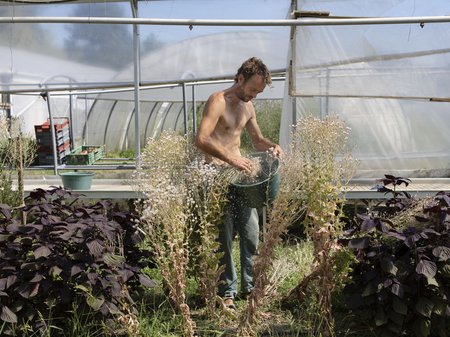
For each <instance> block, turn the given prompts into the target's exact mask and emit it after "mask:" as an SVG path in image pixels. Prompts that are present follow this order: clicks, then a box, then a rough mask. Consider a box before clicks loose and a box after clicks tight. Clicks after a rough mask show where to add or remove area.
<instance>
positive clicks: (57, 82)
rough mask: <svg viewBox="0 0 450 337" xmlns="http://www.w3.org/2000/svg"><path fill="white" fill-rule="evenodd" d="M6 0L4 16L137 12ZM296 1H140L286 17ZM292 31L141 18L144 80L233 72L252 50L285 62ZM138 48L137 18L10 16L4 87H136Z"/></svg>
mask: <svg viewBox="0 0 450 337" xmlns="http://www.w3.org/2000/svg"><path fill="white" fill-rule="evenodd" d="M0 4H2V6H0V17H38V16H41V17H42V16H44V17H106V18H107V17H123V18H132V17H133V15H132V10H131V6H130V2H129V1H123V2H117V1H113V2H108V1H102V2H96V1H90V2H86V3H85V2H81V1H80V2H77V1H74V2H68V3H60V4H39V5H20V4H18V3H16V2H12V3H8V4H5V3H4V2H3V3H2V2H1V1H0ZM289 6H290V1H289V0H266V1H260V0H247V1H245V2H243V1H240V0H226V1H224V0H208V1H205V0H183V1H177V0H175V1H139V2H138V12H137V13H138V17H140V18H155V19H157V18H165V19H211V20H214V19H216V20H219V19H249V20H252V19H285V18H286V15H288V12H289ZM226 33H233V34H237V37H236V36H234V35H227V34H226ZM207 36H210V37H209V38H205V37H207ZM288 38H289V28H288V27H231V26H215V27H213V26H198V27H197V26H196V27H193V28H192V27H191V29H190V28H189V27H187V26H169V25H140V26H139V40H140V48H139V50H140V58H141V59H142V67H141V70H140V77H141V82H142V83H148V82H168V81H173V80H179V79H183V78H184V79H185V78H196V77H218V76H230V75H233V74H234V73H235V71H236V69H237V68H238V67H239V65H240V64H241V63H242V62H243V61H244V60H245V59H246V58H248V57H250V56H258V57H260V58H262V59H263V60H266V59H267V65H268V66H269V67H270V68H271V69H284V68H285V66H286V53H287V49H288ZM199 39H200V40H199ZM200 42H201V43H203V46H202V48H201V49H198V46H199V43H200ZM133 51H134V49H133V27H132V25H131V24H82V23H33V24H29V23H12V24H11V23H8V24H7V23H3V24H0V81H1V90H2V92H8V91H9V92H19V91H27V90H28V91H31V90H35V91H39V90H55V89H62V88H70V89H79V88H95V87H98V88H104V87H117V86H124V85H127V86H131V87H132V86H133V85H134V65H133V62H134V52H133ZM274 55H275V56H276V57H274ZM188 66H191V67H192V68H188Z"/></svg>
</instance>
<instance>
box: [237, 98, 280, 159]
mask: <svg viewBox="0 0 450 337" xmlns="http://www.w3.org/2000/svg"><path fill="white" fill-rule="evenodd" d="M252 109H253V107H252ZM246 128H247V131H248V134H249V135H250V138H251V140H252V143H253V146H254V147H255V149H256V150H258V151H269V150H270V151H272V152H273V153H274V154H275V155H276V156H278V157H280V158H281V157H282V156H283V150H282V149H281V147H280V146H279V145H278V144H275V143H274V142H272V141H271V140H269V139H267V138H265V137H264V136H263V134H262V132H261V129H260V128H259V125H258V123H257V121H256V114H255V111H254V109H253V113H252V117H251V118H250V119H249V121H248V122H247V125H246Z"/></svg>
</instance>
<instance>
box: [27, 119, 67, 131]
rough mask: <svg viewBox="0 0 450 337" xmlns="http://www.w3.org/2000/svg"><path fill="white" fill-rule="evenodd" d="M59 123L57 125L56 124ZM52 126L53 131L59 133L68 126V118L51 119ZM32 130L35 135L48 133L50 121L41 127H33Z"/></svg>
mask: <svg viewBox="0 0 450 337" xmlns="http://www.w3.org/2000/svg"><path fill="white" fill-rule="evenodd" d="M58 121H59V123H58ZM53 124H54V126H55V131H61V130H63V129H64V128H66V127H68V126H69V118H68V117H53ZM34 130H35V132H36V134H38V133H41V132H50V119H47V121H46V122H45V123H44V124H42V125H35V126H34Z"/></svg>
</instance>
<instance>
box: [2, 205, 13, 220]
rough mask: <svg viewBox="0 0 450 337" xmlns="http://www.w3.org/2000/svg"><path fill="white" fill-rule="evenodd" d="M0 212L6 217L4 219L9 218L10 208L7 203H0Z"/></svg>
mask: <svg viewBox="0 0 450 337" xmlns="http://www.w3.org/2000/svg"><path fill="white" fill-rule="evenodd" d="M0 213H1V214H3V216H4V217H5V218H6V220H10V219H11V217H12V213H11V208H10V207H9V206H8V205H5V204H0Z"/></svg>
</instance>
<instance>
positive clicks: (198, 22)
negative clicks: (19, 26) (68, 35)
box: [0, 16, 450, 28]
mask: <svg viewBox="0 0 450 337" xmlns="http://www.w3.org/2000/svg"><path fill="white" fill-rule="evenodd" d="M449 22H450V16H410V17H367V18H326V17H320V18H299V19H283V20H208V19H160V18H117V17H65V16H61V17H54V16H47V17H45V16H42V17H37V16H36V17H29V16H22V17H20V16H17V17H14V16H11V17H2V18H0V23H74V24H83V23H88V24H119V25H155V26H187V27H189V28H192V27H194V26H282V27H284V26H342V25H380V24H413V23H417V24H425V23H449Z"/></svg>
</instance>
